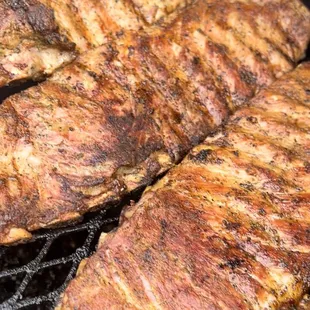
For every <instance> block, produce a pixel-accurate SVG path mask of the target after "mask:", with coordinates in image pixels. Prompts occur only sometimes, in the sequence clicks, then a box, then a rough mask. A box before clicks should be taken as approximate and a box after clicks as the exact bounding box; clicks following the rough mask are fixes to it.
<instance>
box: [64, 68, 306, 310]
mask: <svg viewBox="0 0 310 310" xmlns="http://www.w3.org/2000/svg"><path fill="white" fill-rule="evenodd" d="M309 89H310V63H306V64H304V65H302V66H300V67H299V68H298V69H297V70H295V71H294V72H293V73H291V74H288V75H286V76H285V77H284V78H281V79H280V80H278V81H277V82H275V83H274V84H273V85H272V86H271V87H269V88H267V89H265V90H264V91H262V92H261V93H260V94H259V95H258V96H257V97H256V98H255V99H254V100H252V101H250V102H249V105H248V106H245V107H244V108H241V109H240V110H239V111H237V112H236V113H235V114H234V116H233V117H232V118H231V119H230V121H229V123H228V124H227V125H226V126H225V127H224V128H223V130H220V131H218V132H215V133H214V134H213V135H211V136H210V137H208V138H207V139H206V140H205V141H204V142H203V143H202V144H200V145H199V146H197V147H195V148H194V149H193V150H192V151H191V152H190V153H189V155H188V156H187V157H186V159H185V160H184V161H183V162H182V163H181V164H180V165H178V166H177V167H176V168H173V169H171V170H170V172H169V173H168V174H167V175H166V176H165V177H164V178H163V179H161V180H160V181H159V182H158V183H156V184H155V185H154V186H152V187H150V188H148V189H147V190H146V192H145V193H144V194H143V196H142V198H141V200H140V202H139V203H137V204H136V205H133V206H130V207H129V208H127V209H126V210H125V211H124V213H123V219H122V223H121V225H120V227H119V228H118V230H117V231H115V232H113V233H110V234H108V235H107V234H103V235H102V237H101V239H100V243H99V248H98V250H97V252H96V254H94V255H93V256H92V257H91V258H89V259H87V260H86V261H83V262H82V263H81V265H80V268H79V271H78V276H77V278H76V279H75V280H73V281H72V282H71V284H70V285H69V287H68V288H67V290H66V292H65V295H64V297H63V301H62V305H61V306H60V307H59V309H61V310H66V309H197V310H198V309H225V310H226V309H227V310H231V309H284V308H281V307H284V306H288V305H294V304H296V303H297V302H298V301H299V300H300V298H301V297H302V295H303V293H305V292H306V291H307V290H308V289H309V288H310V235H309V233H310V231H309V227H310V155H309V154H310V152H309V151H310V125H309V124H310V91H309Z"/></svg>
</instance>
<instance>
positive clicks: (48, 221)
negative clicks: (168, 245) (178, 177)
mask: <svg viewBox="0 0 310 310" xmlns="http://www.w3.org/2000/svg"><path fill="white" fill-rule="evenodd" d="M240 7H241V8H242V9H244V10H245V7H246V8H247V14H248V15H246V14H245V15H243V16H244V22H245V20H248V22H249V25H248V27H250V29H252V33H251V32H247V33H248V36H247V35H245V36H244V42H246V41H251V40H253V39H254V38H255V39H256V40H259V38H261V40H262V41H264V42H266V44H267V40H266V39H263V38H262V37H261V35H259V34H256V35H255V37H253V32H254V30H255V23H254V21H255V19H254V20H253V18H252V20H250V17H251V16H252V15H253V16H256V14H257V13H258V11H260V8H259V7H258V6H255V5H251V6H248V5H247V4H245V5H243V4H240V3H237V4H236V3H232V4H229V3H228V2H227V3H221V4H217V5H211V6H210V5H209V4H207V3H206V2H205V1H200V2H198V3H197V6H194V7H192V8H191V9H190V10H188V11H187V12H186V13H185V14H184V15H181V16H179V17H178V19H177V20H176V22H175V24H173V25H171V26H169V27H167V29H166V30H165V31H164V33H163V34H162V35H160V36H157V35H156V36H143V35H141V36H139V35H137V34H136V33H132V34H127V35H125V34H124V35H122V36H120V37H119V39H118V40H117V42H115V41H112V42H110V43H108V44H105V45H103V46H101V47H99V48H97V49H94V50H92V51H89V52H88V53H85V54H84V55H82V56H81V57H79V58H78V59H77V60H76V61H75V62H74V63H73V64H71V65H69V66H67V67H66V68H64V69H63V70H61V71H59V72H57V73H56V74H54V75H53V77H52V78H51V79H50V80H48V81H47V82H45V83H42V84H40V85H39V86H37V87H33V88H30V89H28V90H27V91H24V92H22V93H21V94H19V95H15V96H12V97H11V98H9V99H7V100H6V101H5V102H4V104H3V105H2V106H1V108H0V159H1V164H0V180H1V182H0V219H1V221H0V243H3V244H9V243H12V242H15V241H19V240H23V239H26V238H29V237H31V234H30V233H29V231H32V230H35V229H38V228H40V227H46V226H52V225H55V224H58V223H63V222H67V221H70V220H74V219H76V218H79V217H80V216H81V215H82V214H83V213H85V212H87V211H89V210H90V209H93V208H95V207H97V206H98V205H100V204H105V203H107V202H110V201H111V200H112V201H118V200H119V199H120V198H121V197H122V196H123V195H124V194H126V193H128V192H130V191H132V190H135V189H137V188H139V187H141V186H145V185H147V184H149V183H150V182H151V181H152V180H154V178H155V177H156V176H157V175H159V174H160V173H162V172H164V171H166V170H167V169H169V168H170V167H172V166H173V165H174V164H175V163H176V162H178V161H180V159H182V158H183V157H184V155H185V154H186V153H187V152H188V151H189V150H190V148H192V147H193V146H194V145H197V144H198V143H199V142H201V141H202V140H203V139H204V138H205V137H206V136H207V134H209V133H210V132H212V131H214V130H215V129H216V128H217V127H218V126H219V125H221V124H222V123H223V121H225V120H226V118H227V116H228V115H229V114H230V112H232V111H233V110H235V108H236V107H238V106H240V105H242V104H243V103H244V102H246V101H247V100H249V99H250V98H251V97H253V96H254V94H255V93H256V92H257V90H258V89H259V88H260V87H263V86H265V85H267V84H270V83H271V82H272V81H273V80H274V79H275V77H277V76H279V75H281V74H283V73H284V72H286V71H289V70H290V69H292V67H293V66H294V64H295V62H296V61H297V59H298V57H299V56H300V55H302V54H303V51H304V50H305V48H306V42H307V41H308V39H309V36H310V32H308V36H307V38H304V35H299V34H298V33H296V34H295V36H294V38H295V39H296V42H295V41H294V42H293V40H292V39H291V41H290V43H287V42H288V38H291V35H290V34H288V33H286V32H284V31H282V32H281V35H282V37H281V38H279V42H278V43H272V42H270V43H268V46H269V48H268V51H265V52H264V56H263V55H262V54H261V55H260V56H257V55H258V54H257V51H256V50H253V49H250V48H249V47H247V45H246V43H241V41H240V40H239V37H238V34H237V33H236V34H234V33H233V32H231V31H230V30H228V29H226V28H225V27H223V26H222V25H221V23H220V21H221V20H222V19H223V18H229V17H231V16H236V18H237V20H236V19H232V21H231V23H232V25H235V26H236V27H239V24H238V16H239V15H238V14H239V11H240ZM229 12H230V13H231V15H229V14H228V13H229ZM271 12H273V9H270V11H268V10H267V9H266V10H264V11H262V12H261V14H260V15H257V16H260V17H259V18H258V17H257V22H259V20H260V19H261V18H264V19H266V20H269V18H270V16H269V15H270V14H271ZM247 16H248V17H247ZM286 18H287V17H286ZM291 22H292V23H300V24H301V26H302V27H303V28H304V30H305V31H306V30H308V28H309V20H308V22H306V20H304V19H302V18H301V17H300V16H298V15H296V16H295V17H292V19H291ZM301 37H303V38H302V39H301ZM113 42H114V43H113ZM231 42H234V43H235V45H231ZM281 42H282V45H281V46H282V47H283V51H281V52H280V51H279V48H278V47H277V44H280V43H281ZM294 55H298V56H294ZM295 57H297V58H295ZM263 59H264V60H263Z"/></svg>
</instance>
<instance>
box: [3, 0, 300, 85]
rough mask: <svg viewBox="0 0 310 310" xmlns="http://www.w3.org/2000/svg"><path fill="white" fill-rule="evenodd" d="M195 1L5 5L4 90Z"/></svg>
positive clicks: (22, 0)
mask: <svg viewBox="0 0 310 310" xmlns="http://www.w3.org/2000/svg"><path fill="white" fill-rule="evenodd" d="M191 2H193V1H190V0H173V1H159V0H152V1H148V0H147V1H142V0H134V1H131V2H130V1H127V0H117V1H115V0H113V1H106V0H101V1H93V0H83V1H81V0H52V1H51V0H1V1H0V19H1V22H0V87H1V86H3V85H6V84H8V83H11V82H13V81H19V80H23V79H30V78H32V79H41V78H42V77H44V76H46V75H49V74H51V73H52V72H54V71H55V69H57V68H59V67H60V66H62V65H64V64H66V63H68V62H70V61H72V60H73V59H74V58H75V54H76V53H77V52H84V51H86V50H88V49H91V48H93V47H98V46H99V45H102V44H103V43H105V42H106V41H107V37H108V36H111V37H115V38H117V37H118V36H119V35H121V34H122V33H123V31H124V30H126V29H131V30H139V31H141V30H142V29H146V30H147V29H149V28H152V27H151V26H153V25H154V30H155V28H158V27H160V26H163V25H164V24H167V23H169V22H171V21H172V19H173V18H175V17H176V16H177V15H178V14H180V11H181V10H182V9H183V8H184V7H186V6H187V5H188V4H189V3H191ZM298 10H299V8H298ZM302 10H303V9H302ZM302 10H301V11H299V14H303V13H302ZM155 26H156V27H155ZM149 30H151V29H149ZM75 45H76V52H74V50H75V48H74V47H75Z"/></svg>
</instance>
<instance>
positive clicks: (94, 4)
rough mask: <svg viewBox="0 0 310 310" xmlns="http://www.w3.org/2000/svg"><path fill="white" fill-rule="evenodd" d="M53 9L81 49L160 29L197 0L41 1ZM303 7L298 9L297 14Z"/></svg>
mask: <svg viewBox="0 0 310 310" xmlns="http://www.w3.org/2000/svg"><path fill="white" fill-rule="evenodd" d="M40 1H41V2H42V3H44V4H45V5H46V6H49V7H51V8H52V9H53V10H54V13H55V16H56V20H57V22H58V24H59V26H60V29H61V31H62V32H63V33H64V34H66V35H68V37H69V38H70V39H71V40H72V42H74V43H76V45H77V47H78V49H79V50H80V51H85V50H87V49H89V48H92V47H95V46H99V45H102V44H103V43H105V42H106V39H107V35H108V36H112V37H115V38H118V37H119V35H120V34H122V32H123V31H125V30H135V31H142V30H146V31H160V28H161V27H162V26H164V25H167V24H169V23H170V22H171V21H172V20H173V19H174V18H176V17H177V16H178V14H180V13H181V12H182V10H183V9H184V8H186V7H187V6H189V5H190V4H191V3H194V2H196V0H97V1H94V0H40ZM303 10H304V9H300V8H298V9H297V11H298V14H303V13H302V12H303Z"/></svg>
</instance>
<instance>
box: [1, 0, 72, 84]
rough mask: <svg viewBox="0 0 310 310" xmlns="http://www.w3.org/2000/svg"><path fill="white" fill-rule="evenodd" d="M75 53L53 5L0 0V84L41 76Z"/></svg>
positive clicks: (30, 1)
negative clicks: (63, 31)
mask: <svg viewBox="0 0 310 310" xmlns="http://www.w3.org/2000/svg"><path fill="white" fill-rule="evenodd" d="M74 57H75V52H74V44H73V43H70V42H69V41H68V39H67V38H66V37H65V36H63V35H60V34H59V32H58V27H57V24H56V21H55V18H54V15H53V12H52V10H51V9H49V8H47V7H45V6H44V5H42V4H41V3H40V2H38V1H37V0H27V1H26V0H25V1H23V0H20V1H13V0H1V1H0V87H1V86H4V85H6V84H9V83H10V82H14V81H19V80H23V79H29V78H30V77H31V78H33V79H39V78H42V76H45V75H48V74H51V73H52V72H53V71H54V70H56V69H57V68H59V67H61V66H63V65H64V64H67V63H68V62H70V61H72V59H74Z"/></svg>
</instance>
